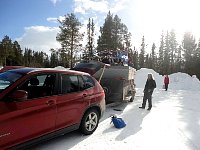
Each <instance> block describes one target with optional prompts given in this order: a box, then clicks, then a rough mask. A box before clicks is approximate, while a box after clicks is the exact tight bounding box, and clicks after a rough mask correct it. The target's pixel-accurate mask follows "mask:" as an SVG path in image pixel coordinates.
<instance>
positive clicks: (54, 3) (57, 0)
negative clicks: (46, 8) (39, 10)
mask: <svg viewBox="0 0 200 150" xmlns="http://www.w3.org/2000/svg"><path fill="white" fill-rule="evenodd" d="M50 1H51V2H52V3H53V5H54V6H55V5H56V3H58V2H61V0H50Z"/></svg>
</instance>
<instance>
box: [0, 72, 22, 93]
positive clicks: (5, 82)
mask: <svg viewBox="0 0 200 150" xmlns="http://www.w3.org/2000/svg"><path fill="white" fill-rule="evenodd" d="M21 76H22V74H19V73H16V72H10V71H7V72H3V73H0V92H1V91H3V90H4V89H6V88H7V87H8V86H10V85H11V84H13V83H14V82H15V81H16V80H18V79H19V78H20V77H21Z"/></svg>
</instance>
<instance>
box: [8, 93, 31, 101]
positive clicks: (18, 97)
mask: <svg viewBox="0 0 200 150" xmlns="http://www.w3.org/2000/svg"><path fill="white" fill-rule="evenodd" d="M27 97H28V92H27V91H24V90H17V91H15V92H13V93H12V94H11V96H10V98H11V99H13V100H16V101H23V100H26V99H27Z"/></svg>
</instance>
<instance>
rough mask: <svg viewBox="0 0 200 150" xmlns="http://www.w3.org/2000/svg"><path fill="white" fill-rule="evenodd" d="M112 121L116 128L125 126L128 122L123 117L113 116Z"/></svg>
mask: <svg viewBox="0 0 200 150" xmlns="http://www.w3.org/2000/svg"><path fill="white" fill-rule="evenodd" d="M112 122H113V124H114V126H115V128H123V127H125V126H126V123H125V122H124V120H123V119H122V118H117V117H114V116H113V117H112Z"/></svg>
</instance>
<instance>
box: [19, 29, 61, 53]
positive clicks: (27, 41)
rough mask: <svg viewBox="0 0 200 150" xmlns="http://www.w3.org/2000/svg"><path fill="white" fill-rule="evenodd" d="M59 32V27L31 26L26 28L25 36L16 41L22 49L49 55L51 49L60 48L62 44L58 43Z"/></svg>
mask: <svg viewBox="0 0 200 150" xmlns="http://www.w3.org/2000/svg"><path fill="white" fill-rule="evenodd" d="M58 32H59V28H58V27H45V26H31V27H26V28H25V33H24V34H23V36H22V37H20V38H17V39H15V40H17V41H18V42H19V44H20V45H21V47H22V49H24V48H30V49H32V50H35V51H43V52H45V53H48V54H49V53H50V52H49V50H50V49H51V48H60V44H59V43H58V42H57V41H56V36H57V33H58Z"/></svg>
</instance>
